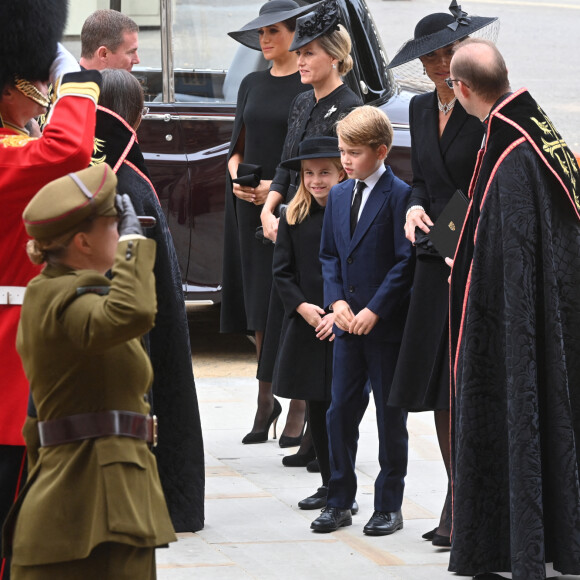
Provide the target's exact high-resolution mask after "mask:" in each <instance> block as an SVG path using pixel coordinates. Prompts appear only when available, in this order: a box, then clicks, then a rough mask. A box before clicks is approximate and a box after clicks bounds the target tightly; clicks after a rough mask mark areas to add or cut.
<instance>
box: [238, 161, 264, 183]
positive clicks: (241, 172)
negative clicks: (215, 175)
mask: <svg viewBox="0 0 580 580" xmlns="http://www.w3.org/2000/svg"><path fill="white" fill-rule="evenodd" d="M261 179H262V166H261V165H253V164H252V163H240V164H239V165H238V176H237V177H236V178H235V179H232V181H233V182H234V183H237V184H239V185H243V186H245V187H258V185H260V181H261Z"/></svg>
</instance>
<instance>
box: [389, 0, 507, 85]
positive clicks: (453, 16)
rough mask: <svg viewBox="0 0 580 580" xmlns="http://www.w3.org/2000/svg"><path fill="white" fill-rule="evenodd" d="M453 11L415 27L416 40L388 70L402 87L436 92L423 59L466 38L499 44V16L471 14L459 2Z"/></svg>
mask: <svg viewBox="0 0 580 580" xmlns="http://www.w3.org/2000/svg"><path fill="white" fill-rule="evenodd" d="M449 12H450V13H442V12H440V13H435V14H429V15H428V16H425V17H424V18H422V19H421V20H420V21H419V22H418V23H417V26H416V27H415V34H414V37H413V38H411V39H410V40H408V41H406V42H405V43H404V44H403V45H402V46H401V48H400V49H399V50H398V51H397V53H396V54H395V56H394V57H393V59H392V60H391V62H390V63H389V65H388V67H387V68H389V69H392V70H393V75H394V77H395V79H396V80H397V81H399V83H400V84H402V85H404V86H407V87H410V88H413V89H417V90H421V91H429V90H433V89H434V88H435V85H434V84H433V83H432V82H431V80H430V79H429V77H427V76H426V75H425V74H424V73H423V65H422V64H421V61H420V60H419V57H420V56H423V55H425V54H427V53H429V52H433V51H435V50H438V49H440V48H443V47H444V46H448V45H449V44H452V43H453V42H456V41H457V40H460V39H462V38H465V37H466V36H469V37H472V38H483V39H487V40H490V41H492V42H494V43H495V42H496V40H497V36H498V33H499V19H498V18H497V17H495V16H492V17H486V16H475V15H473V16H472V15H469V14H468V13H467V12H464V11H463V10H462V9H461V6H460V5H458V4H457V0H452V2H451V4H450V5H449Z"/></svg>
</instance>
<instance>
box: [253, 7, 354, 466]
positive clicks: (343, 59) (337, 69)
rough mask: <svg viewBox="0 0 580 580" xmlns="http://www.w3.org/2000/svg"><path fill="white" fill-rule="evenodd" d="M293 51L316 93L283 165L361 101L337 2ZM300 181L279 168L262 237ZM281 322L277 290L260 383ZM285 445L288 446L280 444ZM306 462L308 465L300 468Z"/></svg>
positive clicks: (301, 30)
mask: <svg viewBox="0 0 580 580" xmlns="http://www.w3.org/2000/svg"><path fill="white" fill-rule="evenodd" d="M290 50H292V51H296V54H297V55H298V69H299V71H300V75H301V79H302V82H303V83H307V84H310V85H312V90H310V91H307V92H304V93H301V94H299V95H298V96H297V97H296V98H295V99H294V102H293V103H292V106H291V109H290V117H289V118H288V135H287V136H286V140H285V142H284V148H283V151H282V161H284V160H287V159H290V158H292V157H296V155H297V154H298V147H299V145H300V143H301V142H302V141H303V140H304V139H306V138H308V137H319V136H332V137H335V136H336V131H335V125H336V122H337V121H338V120H339V119H341V118H342V117H343V116H344V115H346V114H348V113H349V112H350V111H351V110H352V109H353V108H354V107H357V106H359V105H361V104H362V101H361V99H360V97H359V96H358V95H356V94H355V93H354V92H353V91H352V90H351V89H350V88H349V87H347V86H346V85H345V84H344V83H343V80H342V77H344V76H345V75H346V74H347V73H348V72H349V71H350V70H351V69H352V67H353V60H352V57H351V56H350V50H351V40H350V37H349V35H348V32H347V31H346V30H345V28H344V27H343V26H341V25H340V24H339V12H338V8H337V6H336V3H335V2H334V1H333V0H325V1H324V2H322V3H321V4H320V5H319V6H318V7H317V8H316V10H314V11H313V12H311V13H309V14H306V15H305V16H302V17H301V18H299V19H298V21H297V24H296V34H295V36H294V42H293V43H292V46H291V47H290ZM299 180H300V173H299V172H296V171H293V170H290V169H287V168H286V167H283V166H279V167H278V168H277V169H276V174H275V176H274V179H273V181H272V184H271V186H270V193H269V194H268V198H267V200H266V202H265V204H264V207H263V208H262V213H261V220H262V225H263V228H264V235H265V236H266V237H268V238H269V239H271V240H275V239H276V234H277V231H278V218H277V217H276V216H275V213H276V210H277V208H278V206H279V205H280V204H281V203H288V202H290V201H291V200H292V198H293V197H294V194H295V192H296V189H297V186H298V183H299ZM282 318H283V307H282V304H281V302H280V298H279V297H278V295H277V293H276V292H272V295H271V297H270V306H269V309H268V327H267V331H266V336H267V339H266V343H265V347H264V350H263V352H262V356H261V357H260V365H259V368H258V378H259V379H261V380H272V373H273V370H274V363H275V361H276V355H277V351H278V338H279V336H280V328H281V326H282ZM293 405H294V406H295V407H296V408H298V407H299V401H298V400H296V399H294V400H293ZM291 408H292V404H291ZM303 408H304V407H302V409H303ZM286 426H287V427H286V428H287V430H288V440H289V441H290V442H291V441H292V440H293V439H294V440H295V441H297V442H299V440H300V438H299V437H298V438H296V436H297V435H300V433H301V430H302V428H303V420H302V421H301V422H300V423H297V424H293V425H290V424H289V422H287V423H286ZM293 436H294V437H293ZM281 446H289V444H283V441H281ZM310 446H311V444H310V445H309V444H308V443H307V442H305V444H304V445H303V446H302V449H301V450H300V451H299V454H300V455H302V456H303V457H304V458H305V459H306V458H307V457H311V455H310V452H309V447H310ZM305 463H306V461H304V462H302V463H299V464H305Z"/></svg>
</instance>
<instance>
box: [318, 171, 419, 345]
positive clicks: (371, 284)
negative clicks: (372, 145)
mask: <svg viewBox="0 0 580 580" xmlns="http://www.w3.org/2000/svg"><path fill="white" fill-rule="evenodd" d="M354 183H355V182H354V180H353V179H349V180H348V181H345V182H343V183H339V184H338V185H336V186H334V187H333V188H332V190H331V191H330V195H329V197H328V204H327V207H326V212H325V214H324V224H323V227H322V239H321V242H320V261H321V263H322V276H323V278H324V304H325V306H327V307H328V306H329V305H330V304H332V303H333V302H335V301H336V300H346V301H347V302H348V303H349V305H350V307H351V309H352V311H353V312H354V313H355V314H357V313H358V312H359V311H360V310H362V309H363V308H365V307H366V308H368V309H369V310H371V311H372V312H374V313H375V314H377V315H378V316H379V322H378V323H377V324H376V326H375V327H374V328H373V330H371V332H370V333H369V335H368V336H369V338H373V339H377V340H387V341H392V342H399V341H400V340H401V337H402V334H403V328H404V326H405V319H406V316H407V308H408V305H409V296H410V292H411V285H412V282H413V270H414V254H413V248H412V246H411V243H410V242H409V240H407V238H405V231H404V224H405V211H406V207H407V201H408V198H409V193H410V190H411V188H410V187H409V186H408V185H407V184H406V183H404V182H403V181H401V180H400V179H399V178H398V177H395V176H394V175H393V172H392V171H391V168H390V167H387V168H386V171H385V173H383V175H382V176H381V178H380V179H379V181H378V182H377V184H376V185H375V187H374V188H373V190H372V191H371V193H370V195H369V198H368V200H367V202H366V204H365V206H364V208H363V211H362V213H361V216H360V219H359V222H358V224H357V226H356V229H355V231H354V235H353V237H352V239H351V237H350V206H351V201H352V192H353V188H354ZM334 332H335V334H336V335H337V336H341V335H342V334H344V331H342V330H340V329H339V328H338V327H336V326H335V327H334Z"/></svg>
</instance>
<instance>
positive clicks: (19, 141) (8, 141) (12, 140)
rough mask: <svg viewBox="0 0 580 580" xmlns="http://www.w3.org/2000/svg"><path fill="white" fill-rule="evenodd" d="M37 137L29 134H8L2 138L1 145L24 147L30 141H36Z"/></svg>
mask: <svg viewBox="0 0 580 580" xmlns="http://www.w3.org/2000/svg"><path fill="white" fill-rule="evenodd" d="M35 140H36V137H28V136H27V135H7V136H6V137H2V138H1V139H0V145H1V146H2V147H4V148H8V147H24V146H25V145H28V143H29V142H30V141H35Z"/></svg>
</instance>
